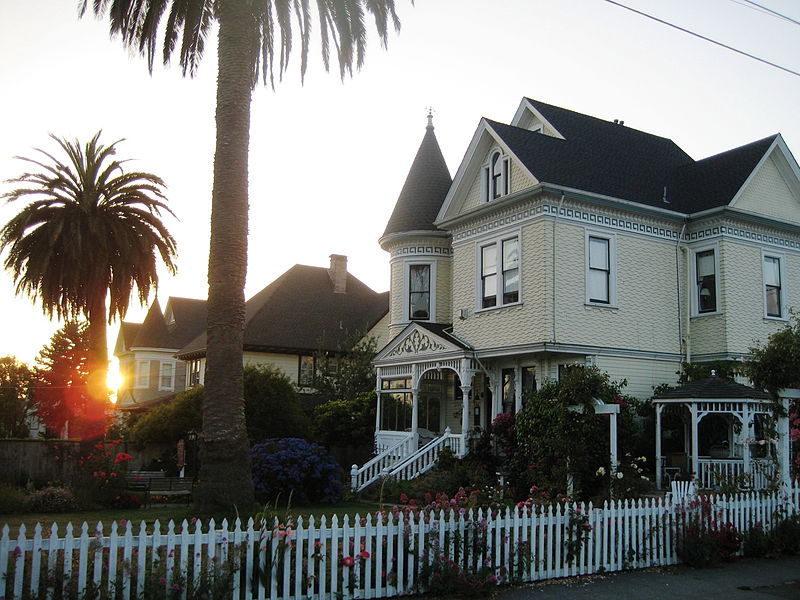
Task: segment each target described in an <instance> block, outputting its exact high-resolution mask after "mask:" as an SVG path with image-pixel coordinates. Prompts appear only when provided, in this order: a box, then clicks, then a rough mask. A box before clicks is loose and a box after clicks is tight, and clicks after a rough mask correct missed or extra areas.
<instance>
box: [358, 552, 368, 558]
mask: <svg viewBox="0 0 800 600" xmlns="http://www.w3.org/2000/svg"><path fill="white" fill-rule="evenodd" d="M359 556H360V557H361V558H369V552H367V551H366V550H362V551H361V554H359Z"/></svg>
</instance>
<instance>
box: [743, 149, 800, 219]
mask: <svg viewBox="0 0 800 600" xmlns="http://www.w3.org/2000/svg"><path fill="white" fill-rule="evenodd" d="M767 139H771V138H767ZM730 205H731V206H732V207H736V208H738V209H740V210H746V211H749V212H757V213H760V214H764V215H767V216H770V217H773V218H776V219H780V220H782V221H793V222H795V223H798V222H800V169H799V168H798V165H797V162H796V161H795V160H794V157H793V156H792V155H791V153H790V152H789V149H788V148H787V147H786V144H785V143H784V142H783V138H781V136H780V135H778V136H775V139H774V141H773V142H772V143H771V144H770V146H769V148H768V149H767V150H766V152H764V155H763V156H762V158H761V160H760V161H759V162H758V164H757V165H756V167H755V168H754V169H753V170H752V172H751V173H750V175H749V176H748V177H747V179H746V180H745V182H744V184H743V185H742V187H741V189H739V191H738V192H737V194H736V195H735V196H734V198H733V200H732V201H731V203H730Z"/></svg>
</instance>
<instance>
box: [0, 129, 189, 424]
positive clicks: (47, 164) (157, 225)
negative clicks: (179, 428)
mask: <svg viewBox="0 0 800 600" xmlns="http://www.w3.org/2000/svg"><path fill="white" fill-rule="evenodd" d="M51 137H52V138H53V139H54V140H55V141H56V142H57V143H58V145H59V146H60V147H61V150H63V152H64V153H66V155H67V158H68V160H67V161H61V160H59V159H57V158H55V157H54V156H53V155H52V154H49V153H48V152H45V151H44V150H39V149H37V151H38V152H39V153H40V154H41V155H43V158H42V159H41V160H35V159H32V158H23V157H17V158H19V159H20V160H23V161H25V162H27V163H29V164H31V165H34V170H33V172H26V173H23V174H22V175H20V176H19V177H18V178H16V179H12V180H10V181H9V182H8V183H12V184H14V185H18V186H20V187H17V188H15V189H13V190H11V191H10V192H7V193H5V194H3V196H2V197H5V198H7V199H8V201H9V202H12V201H16V200H20V199H31V202H30V203H29V204H27V205H26V206H25V207H24V208H23V209H22V210H21V211H20V212H19V213H17V215H16V216H14V217H13V218H12V219H11V220H10V221H9V222H8V223H6V224H5V226H4V227H3V228H2V229H0V251H4V250H7V255H6V258H5V261H4V263H3V264H4V266H5V268H6V269H8V270H10V271H11V273H12V274H13V276H14V283H15V284H16V291H17V293H18V294H25V295H27V296H29V297H31V298H32V299H33V300H38V301H40V302H41V305H42V310H43V311H44V313H45V314H46V315H47V316H48V317H53V316H56V317H58V318H59V319H65V320H74V319H76V318H78V317H85V318H86V319H87V321H88V322H89V325H88V337H89V357H88V370H89V373H90V374H89V382H88V393H89V396H90V398H91V402H90V407H89V408H88V409H87V414H86V415H84V418H85V419H87V420H89V421H94V422H95V423H96V424H97V427H98V428H99V427H100V426H102V422H103V418H104V415H105V413H104V410H105V406H106V404H105V403H106V401H107V398H108V393H107V389H106V385H105V381H106V372H107V369H108V348H107V343H106V322H111V320H112V319H113V318H114V317H119V318H122V317H124V316H125V313H126V312H127V310H128V304H129V302H130V298H131V293H132V291H133V288H134V286H135V287H136V289H137V292H138V298H139V301H140V302H142V303H144V302H146V301H147V297H148V295H149V293H150V290H151V289H152V288H153V287H155V286H157V284H158V273H157V272H156V263H157V258H158V257H160V258H161V260H162V261H163V262H164V264H165V265H166V266H167V268H168V269H169V270H170V272H174V271H175V265H174V264H173V258H174V257H175V240H174V239H173V238H172V236H171V235H170V233H169V231H167V229H166V228H165V227H164V225H163V223H162V222H161V220H160V215H161V211H165V212H168V213H170V214H172V213H171V211H170V210H169V208H167V206H166V204H165V201H166V198H165V197H164V194H163V192H162V189H163V187H164V182H163V181H162V180H161V179H160V178H158V177H156V176H155V175H152V174H150V173H139V172H130V173H126V172H125V171H124V170H123V168H122V165H123V163H124V162H125V161H120V160H116V159H114V158H113V157H114V154H115V152H116V145H117V144H118V143H119V141H118V142H114V143H113V144H111V145H110V146H104V145H103V144H101V143H100V142H99V138H100V132H98V133H97V134H96V135H95V136H94V137H93V138H92V139H91V140H90V141H89V143H87V144H86V145H85V146H83V147H81V144H80V143H79V142H78V141H77V140H75V141H67V140H66V139H62V138H59V137H56V136H54V135H51Z"/></svg>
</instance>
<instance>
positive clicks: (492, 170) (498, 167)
mask: <svg viewBox="0 0 800 600" xmlns="http://www.w3.org/2000/svg"><path fill="white" fill-rule="evenodd" d="M510 171H511V167H510V162H509V158H508V156H504V155H503V153H502V152H500V150H493V151H492V152H491V153H490V154H489V161H488V162H487V163H486V164H485V165H484V166H483V173H482V190H483V193H482V195H483V201H484V202H489V201H490V200H495V199H497V198H500V197H501V196H505V195H507V194H508V193H509V192H510V191H511V185H510V177H511V173H510Z"/></svg>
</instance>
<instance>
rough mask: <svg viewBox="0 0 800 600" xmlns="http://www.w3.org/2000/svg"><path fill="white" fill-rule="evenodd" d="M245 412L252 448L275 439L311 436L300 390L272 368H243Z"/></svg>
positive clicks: (251, 366) (248, 366) (280, 372)
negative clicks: (301, 401)
mask: <svg viewBox="0 0 800 600" xmlns="http://www.w3.org/2000/svg"><path fill="white" fill-rule="evenodd" d="M244 410H245V417H246V420H247V435H248V437H249V438H250V443H251V444H255V443H258V442H261V441H263V440H266V439H269V438H274V437H305V436H306V435H307V433H308V421H307V420H306V417H305V415H304V414H303V410H302V409H301V407H300V397H299V395H298V393H297V390H296V389H295V388H294V385H292V382H291V380H290V379H289V378H288V377H287V376H286V375H285V374H284V373H283V372H282V371H279V370H278V369H275V368H273V367H270V366H264V365H258V366H253V365H247V366H246V367H245V368H244Z"/></svg>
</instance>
